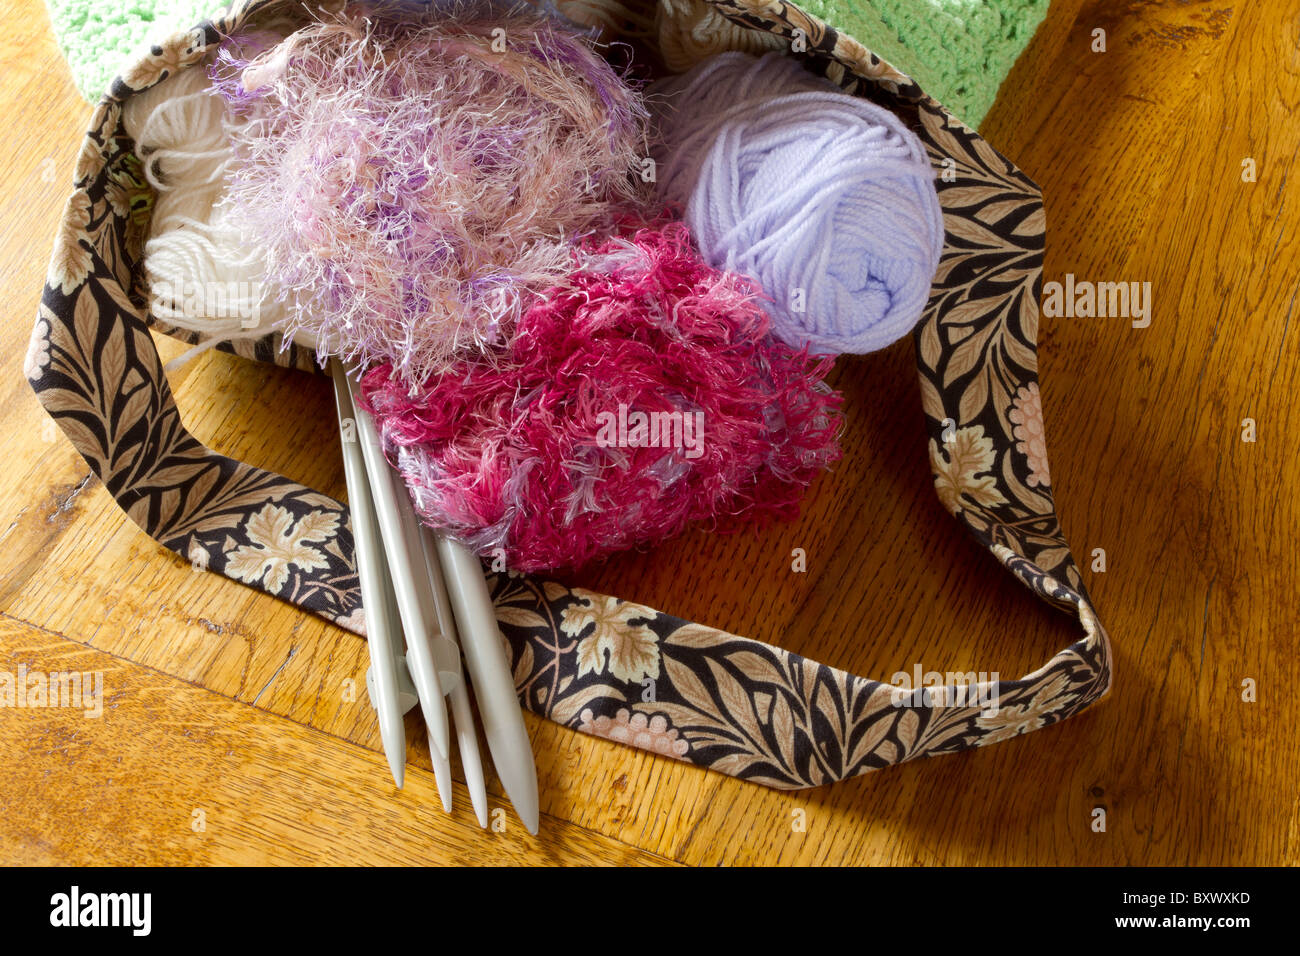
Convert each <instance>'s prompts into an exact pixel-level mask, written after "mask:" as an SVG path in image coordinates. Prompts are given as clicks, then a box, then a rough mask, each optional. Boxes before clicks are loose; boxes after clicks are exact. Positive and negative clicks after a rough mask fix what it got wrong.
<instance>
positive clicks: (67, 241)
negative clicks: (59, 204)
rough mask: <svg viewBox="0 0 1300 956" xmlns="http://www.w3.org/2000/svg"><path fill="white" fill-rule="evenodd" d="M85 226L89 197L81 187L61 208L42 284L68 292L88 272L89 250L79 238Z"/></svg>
mask: <svg viewBox="0 0 1300 956" xmlns="http://www.w3.org/2000/svg"><path fill="white" fill-rule="evenodd" d="M89 225H90V197H89V196H88V195H86V191H85V190H84V189H78V190H77V191H76V192H74V193H73V194H72V195H71V196H69V197H68V205H67V207H66V208H65V209H64V210H63V222H62V224H61V225H60V226H59V235H58V237H57V238H56V239H55V240H54V255H53V256H51V257H50V269H49V273H48V274H47V275H46V278H45V282H46V285H48V286H50V287H51V288H54V289H58V290H59V291H60V292H62V293H63V294H64V295H71V294H72V290H73V289H76V288H77V287H78V286H80V285H81V284H82V283H83V282H85V281H86V276H87V275H89V274H90V264H91V255H90V250H89V249H88V248H87V247H86V246H85V245H83V244H82V241H81V240H82V237H83V236H84V235H85V234H86V227H87V226H89Z"/></svg>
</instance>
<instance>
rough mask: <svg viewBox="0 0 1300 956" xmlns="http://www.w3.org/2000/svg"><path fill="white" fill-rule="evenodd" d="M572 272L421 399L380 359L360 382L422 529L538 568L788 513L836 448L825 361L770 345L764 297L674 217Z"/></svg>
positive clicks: (620, 240)
mask: <svg viewBox="0 0 1300 956" xmlns="http://www.w3.org/2000/svg"><path fill="white" fill-rule="evenodd" d="M574 262H575V267H574V270H573V272H572V273H571V274H570V275H569V276H568V277H566V278H565V279H564V280H563V281H562V282H560V283H559V284H558V285H556V286H555V287H554V288H552V289H549V290H547V292H546V294H545V296H543V297H541V298H539V300H538V301H537V302H536V303H535V304H534V305H533V306H532V307H531V308H530V309H529V310H528V312H527V313H526V314H525V315H524V316H523V318H522V319H521V320H520V322H519V327H518V332H517V334H516V336H515V338H514V340H513V341H512V342H511V344H510V345H509V346H508V347H507V348H506V349H504V350H503V351H501V352H499V353H497V354H494V355H490V356H479V357H474V358H469V359H466V360H464V361H462V362H460V363H459V364H458V365H456V366H455V367H454V368H452V369H451V370H450V371H449V372H448V373H447V374H445V375H443V376H441V377H439V378H436V379H433V380H431V381H429V382H427V383H426V384H425V385H424V386H423V387H422V388H420V389H419V390H418V391H417V392H415V393H414V394H413V393H411V391H410V390H409V389H408V388H407V386H406V384H405V383H404V382H403V381H401V380H400V379H395V378H393V376H392V369H391V368H390V367H389V366H386V365H383V366H379V367H377V368H374V369H372V370H371V371H370V372H369V373H368V374H366V375H365V376H364V378H363V379H362V383H361V384H362V404H363V406H365V407H367V408H368V409H369V410H370V411H371V412H372V413H373V414H374V416H375V420H376V422H377V424H378V426H379V430H380V432H381V434H382V435H383V437H384V444H385V447H386V449H387V451H388V453H389V456H390V460H393V461H394V462H395V463H396V464H397V466H398V468H399V470H400V471H401V473H402V476H403V478H404V479H405V480H406V483H407V487H408V488H410V490H411V493H412V497H413V499H414V501H415V505H416V510H417V511H418V512H419V514H420V517H421V519H422V520H423V521H424V522H425V523H426V524H428V525H429V526H430V527H432V528H434V529H436V530H438V531H441V532H443V533H446V534H449V535H451V536H453V537H456V538H459V539H460V540H462V541H464V542H465V543H466V544H467V545H468V546H469V547H470V548H471V549H472V550H474V551H476V552H477V553H478V554H480V555H482V556H485V557H496V556H504V558H505V561H506V564H507V565H508V566H509V567H510V568H512V569H516V570H520V571H542V570H547V569H551V568H557V567H571V566H580V565H583V564H586V563H587V562H589V561H593V560H596V559H599V558H602V557H604V556H606V555H609V554H612V553H614V552H617V551H620V550H624V549H627V548H633V547H638V546H649V545H653V544H657V543H659V542H661V541H664V540H666V539H668V538H671V537H673V536H675V535H677V534H680V533H681V532H682V531H684V530H685V529H686V528H687V527H689V526H691V525H692V524H697V523H701V524H704V525H706V526H708V527H711V528H713V529H714V530H722V531H732V530H737V529H739V528H741V527H743V526H745V525H748V524H754V523H762V522H764V521H766V520H770V519H772V518H791V517H793V516H794V515H796V514H797V513H798V510H799V501H800V498H801V497H802V495H803V493H804V491H805V490H806V488H807V486H808V485H809V483H811V481H812V480H813V478H814V477H816V476H817V474H819V473H820V472H821V471H822V470H824V469H825V468H827V467H829V465H830V464H831V463H833V462H834V461H836V460H838V458H839V455H840V449H839V444H838V433H839V428H840V424H841V418H840V412H839V408H840V401H841V399H840V396H839V394H838V393H836V392H832V391H831V390H830V389H829V388H828V387H827V386H826V385H825V383H824V381H823V379H824V376H825V375H826V373H827V371H828V370H829V368H830V366H831V361H832V360H831V359H830V358H827V357H823V358H821V359H812V358H809V356H808V355H807V354H806V353H805V352H802V351H799V350H796V349H794V348H792V347H790V346H789V345H786V344H785V343H783V342H780V341H779V340H777V339H775V338H773V337H772V336H770V335H768V327H769V322H768V319H767V317H766V316H765V315H764V314H763V311H762V309H761V308H760V307H759V300H760V295H761V294H760V293H759V291H758V289H757V287H756V286H755V285H754V284H753V282H752V281H750V280H749V279H746V278H745V277H743V276H739V275H735V274H729V273H723V272H719V271H718V270H716V269H713V268H711V267H709V265H708V264H707V263H705V262H704V261H703V260H702V259H701V258H700V255H699V253H698V251H697V250H696V249H695V248H694V246H693V245H692V243H691V239H690V235H689V233H688V232H687V230H686V227H685V226H684V225H683V224H682V223H680V222H671V223H667V224H657V225H652V226H645V227H643V228H632V227H631V226H629V227H628V228H627V229H625V230H624V234H623V235H621V236H618V237H615V238H612V239H609V240H607V241H604V242H596V241H594V240H593V241H590V242H588V243H585V244H584V245H583V246H582V247H581V248H580V249H579V250H578V252H577V253H576V255H575V259H574Z"/></svg>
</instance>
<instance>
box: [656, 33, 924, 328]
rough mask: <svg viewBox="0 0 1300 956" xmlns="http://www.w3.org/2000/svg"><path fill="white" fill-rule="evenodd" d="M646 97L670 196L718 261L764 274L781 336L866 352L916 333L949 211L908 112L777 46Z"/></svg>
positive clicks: (712, 66)
mask: <svg viewBox="0 0 1300 956" xmlns="http://www.w3.org/2000/svg"><path fill="white" fill-rule="evenodd" d="M649 94H650V95H649V96H648V101H649V102H648V105H650V106H651V109H652V111H653V112H654V118H655V123H656V127H657V136H656V143H655V146H654V149H653V151H652V155H653V156H654V159H655V163H656V167H657V171H656V178H657V183H658V190H659V195H660V198H661V199H662V200H664V201H666V202H670V203H677V204H680V206H681V207H682V208H683V209H684V215H685V219H686V222H687V223H688V224H689V226H690V227H691V230H692V232H693V234H694V236H695V239H696V242H697V243H698V244H699V246H700V250H701V252H702V253H703V255H704V258H705V259H706V260H707V261H708V263H709V264H710V265H712V266H713V267H714V268H717V269H724V270H727V271H731V272H742V273H745V274H747V275H749V276H751V277H753V278H754V279H756V280H758V282H759V284H760V285H761V286H762V288H763V291H764V292H766V293H767V295H769V296H771V297H772V299H773V300H774V301H772V302H768V303H764V305H765V308H766V309H767V311H768V313H769V315H770V317H771V319H772V325H773V331H774V332H775V333H776V334H777V335H778V336H779V337H780V338H781V339H783V340H784V341H785V342H787V343H789V344H791V345H794V346H795V347H796V348H798V347H802V346H804V345H807V346H808V347H809V350H810V351H811V352H813V353H840V352H853V353H863V352H872V351H875V350H877V349H882V348H885V347H886V346H888V345H890V344H891V343H893V342H895V341H897V340H898V339H900V338H902V337H903V336H904V335H906V334H907V333H908V332H909V331H911V329H912V328H913V327H914V326H915V325H916V323H917V321H918V320H919V319H920V317H921V313H922V311H923V310H924V309H925V305H926V303H927V301H928V300H929V296H930V285H931V281H932V280H933V278H934V273H935V270H936V269H937V268H938V265H939V256H940V253H941V252H942V250H943V241H944V228H943V211H942V209H941V208H940V205H939V198H938V195H937V194H936V193H935V187H934V171H933V169H932V168H931V166H930V162H929V159H928V158H927V156H926V152H925V148H924V147H923V146H922V145H921V141H920V140H919V139H917V137H916V135H915V134H913V133H912V132H911V131H910V130H909V129H907V127H906V126H904V125H903V122H902V121H901V120H900V119H899V118H898V117H897V116H895V115H894V114H893V113H891V112H889V111H888V110H885V109H883V108H881V107H879V106H876V105H875V104H873V103H870V102H867V101H866V100H863V99H861V98H859V97H855V96H850V95H848V94H846V93H845V92H844V91H842V90H840V89H839V88H838V87H836V86H835V85H834V84H832V83H831V82H830V81H828V80H825V79H823V78H821V77H817V76H814V75H812V74H810V73H808V72H807V71H806V70H805V69H803V67H801V66H800V65H799V63H798V62H797V61H795V60H794V59H792V58H790V57H787V56H784V55H782V54H780V53H769V54H766V55H764V56H762V57H754V56H750V55H749V54H745V53H734V52H732V53H723V54H720V55H718V56H714V57H711V58H709V59H707V60H704V61H703V62H701V63H700V64H698V65H697V66H696V67H695V68H693V69H692V70H690V71H689V72H688V73H684V74H682V75H681V76H676V77H672V78H670V79H667V80H663V81H660V82H659V83H656V84H654V85H653V86H652V87H651V88H650V90H649Z"/></svg>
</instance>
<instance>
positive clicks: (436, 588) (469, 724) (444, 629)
mask: <svg viewBox="0 0 1300 956" xmlns="http://www.w3.org/2000/svg"><path fill="white" fill-rule="evenodd" d="M420 544H421V547H422V550H423V551H424V560H425V566H426V568H427V569H428V572H429V581H430V583H431V585H432V590H433V599H434V604H435V607H436V611H437V615H438V630H439V631H441V633H442V636H443V639H444V641H446V642H447V643H450V644H451V648H450V649H447V650H446V657H447V660H445V661H444V660H442V659H441V657H440V659H439V665H438V666H439V670H440V671H447V670H449V669H451V668H453V667H454V668H455V670H456V672H457V674H458V676H459V677H460V679H459V680H456V681H451V680H447V681H443V685H444V686H446V687H450V688H451V690H450V691H449V692H448V695H447V696H448V697H449V698H450V700H451V714H452V724H453V725H454V726H455V729H456V746H457V748H458V749H459V750H460V765H461V769H462V770H463V771H464V773H465V786H466V788H467V789H468V790H469V799H470V803H471V804H472V805H473V807H474V815H475V816H476V817H477V818H478V825H479V826H480V827H483V828H484V829H486V828H487V825H488V802H487V781H486V779H485V778H484V775H483V758H482V755H481V754H480V753H479V748H478V733H477V731H476V730H475V729H474V714H473V711H472V710H471V709H470V703H469V690H468V688H467V687H466V684H465V680H464V676H463V671H462V670H461V668H462V655H461V654H460V646H459V639H458V637H457V632H456V618H455V614H454V612H453V611H452V608H451V602H450V600H449V598H448V597H447V585H446V575H445V574H444V573H443V570H442V562H441V561H439V560H438V545H437V538H436V536H435V535H434V533H433V530H432V529H431V528H429V527H427V526H421V529H420ZM440 647H442V645H440ZM452 652H454V653H455V657H454V660H453V659H452Z"/></svg>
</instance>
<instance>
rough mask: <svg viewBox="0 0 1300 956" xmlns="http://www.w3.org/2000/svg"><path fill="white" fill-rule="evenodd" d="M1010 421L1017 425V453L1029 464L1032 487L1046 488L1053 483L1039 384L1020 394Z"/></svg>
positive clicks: (1017, 393)
mask: <svg viewBox="0 0 1300 956" xmlns="http://www.w3.org/2000/svg"><path fill="white" fill-rule="evenodd" d="M1007 418H1009V419H1010V420H1011V423H1012V425H1013V427H1012V429H1011V433H1012V434H1013V435H1014V436H1015V438H1016V451H1018V452H1020V454H1022V455H1024V456H1025V458H1026V459H1027V460H1028V462H1029V479H1028V482H1029V485H1030V487H1033V486H1035V485H1038V486H1041V487H1044V488H1046V487H1047V486H1049V485H1051V483H1052V476H1051V473H1050V472H1049V471H1048V470H1047V439H1046V438H1045V437H1044V435H1043V398H1042V396H1041V395H1040V394H1039V392H1038V383H1037V382H1030V383H1029V384H1028V385H1023V386H1021V387H1020V389H1019V390H1018V391H1017V392H1016V397H1015V398H1014V399H1012V401H1011V410H1010V411H1009V412H1008V413H1007Z"/></svg>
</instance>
